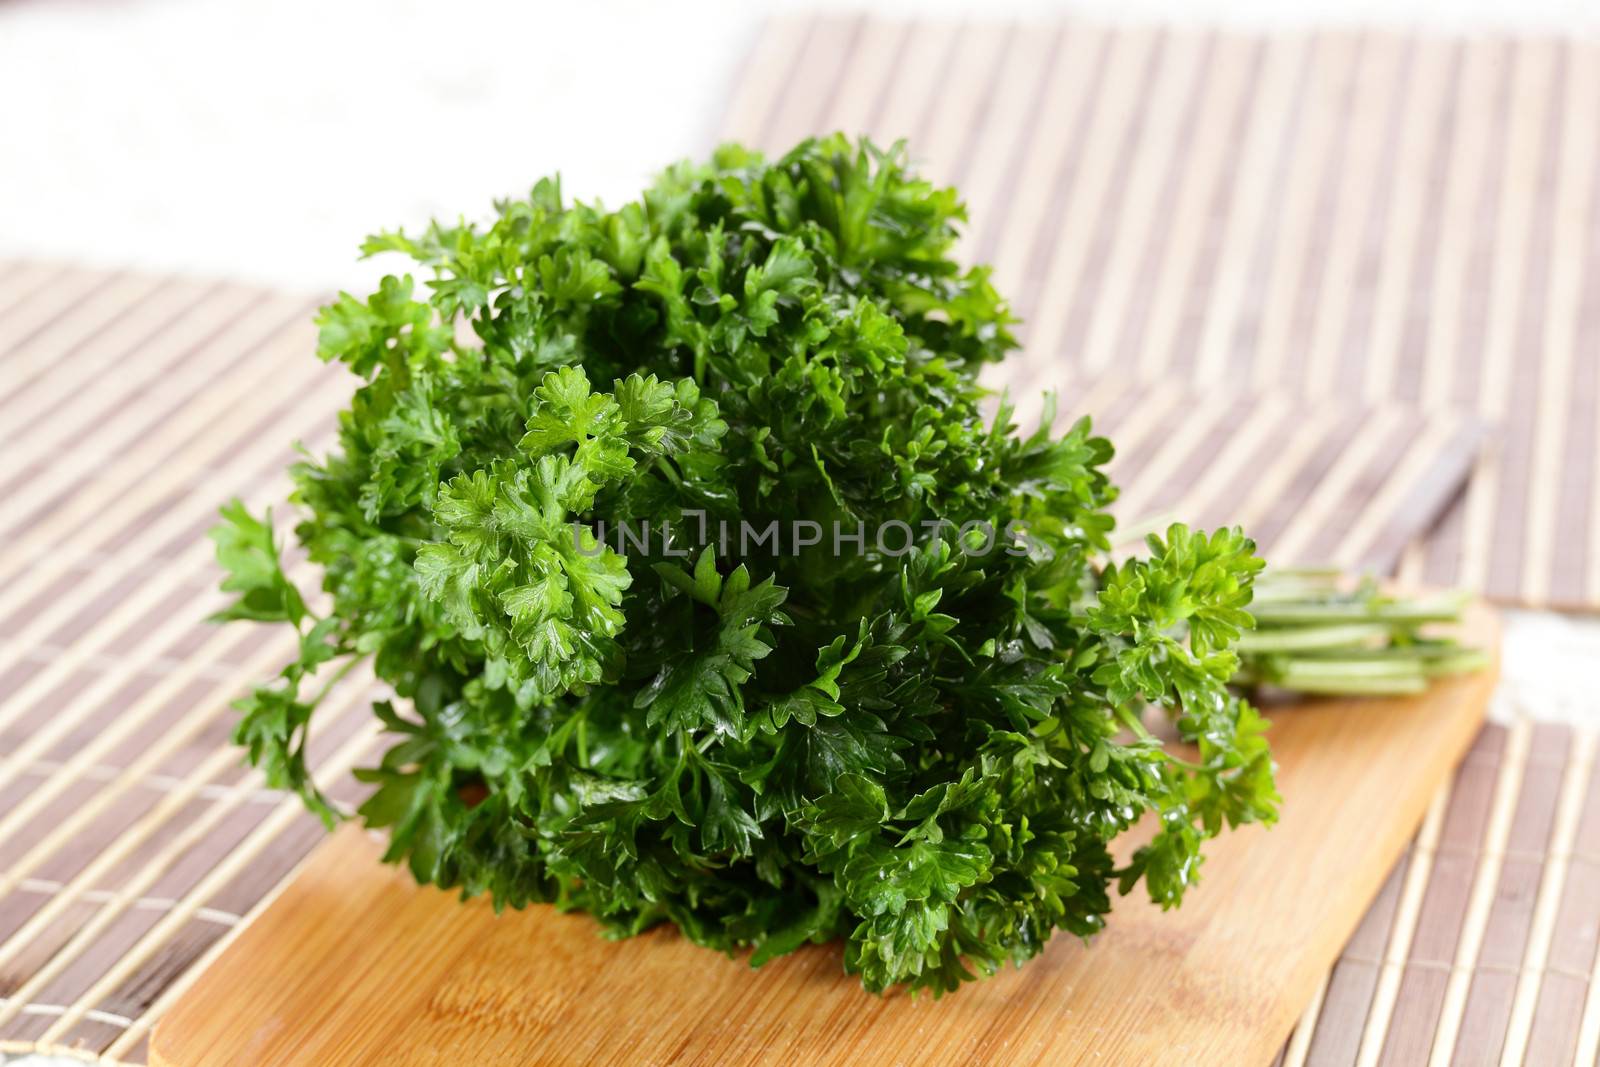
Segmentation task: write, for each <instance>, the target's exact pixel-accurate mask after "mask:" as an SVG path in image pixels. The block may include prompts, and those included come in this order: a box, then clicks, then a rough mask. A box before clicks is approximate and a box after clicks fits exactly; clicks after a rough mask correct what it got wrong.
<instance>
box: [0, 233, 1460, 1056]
mask: <svg viewBox="0 0 1600 1067" xmlns="http://www.w3.org/2000/svg"><path fill="white" fill-rule="evenodd" d="M315 303H316V301H315V300H313V299H311V298H309V297H303V296H295V295H285V294H281V293H275V292H270V291H264V290H260V289H255V288H251V287H246V286H237V285H228V284H213V283H205V282H197V281H193V280H188V279H181V278H177V279H174V278H156V277H147V276H141V275H136V274H120V273H104V272H96V271H83V270H72V269H66V268H61V267H55V266H50V265H44V264H0V441H3V442H4V445H5V455H6V457H7V459H8V460H9V461H10V462H8V463H7V464H6V470H5V471H4V472H0V479H3V481H0V491H3V493H4V499H5V500H6V501H7V504H8V506H7V507H6V508H5V509H3V511H0V1042H3V1043H4V1044H0V1048H3V1047H7V1046H9V1047H13V1048H30V1047H35V1046H38V1047H45V1048H64V1047H72V1048H78V1049H83V1050H88V1051H91V1052H97V1053H103V1054H104V1055H106V1056H107V1057H110V1058H113V1059H117V1060H128V1061H132V1062H137V1061H139V1060H141V1059H142V1057H143V1051H144V1042H145V1040H146V1038H147V1035H148V1033H149V1030H150V1027H151V1025H152V1023H153V1021H154V1019H155V1018H156V1017H158V1016H159V1014H160V1013H161V1011H162V1010H163V1009H164V1008H165V1007H166V1006H167V1005H168V1004H170V1003H172V1001H173V1000H174V999H175V998H176V996H177V995H179V994H180V993H181V992H182V990H183V989H184V988H185V987H186V986H187V984H188V983H189V982H190V981H192V979H193V978H194V976H195V975H196V974H197V973H198V971H199V969H200V968H201V967H202V966H203V965H204V964H205V962H206V961H207V960H208V959H209V958H210V957H211V956H212V955H213V954H214V953H216V952H218V951H220V948H221V946H222V945H223V944H225V942H226V941H227V939H228V936H229V934H230V932H231V931H233V930H235V929H237V928H238V927H239V926H240V924H241V923H242V922H243V921H245V920H246V919H247V918H248V917H249V915H250V913H252V912H253V911H254V910H256V909H258V908H259V907H261V906H263V903H264V902H265V901H266V900H268V899H270V897H271V896H272V894H273V891H274V889H275V887H276V886H278V885H279V884H281V883H282V881H283V880H284V878H285V877H286V876H287V874H288V873H289V872H290V871H291V870H292V868H293V867H294V866H295V865H296V863H297V862H298V861H299V860H300V859H301V858H302V857H303V856H304V855H305V853H306V852H307V851H308V850H309V849H310V847H311V846H312V845H313V844H315V842H316V841H317V840H318V839H319V838H320V836H321V831H320V828H319V827H318V826H317V825H315V824H314V823H313V822H312V821H311V820H310V818H309V817H307V816H305V815H303V814H302V813H301V812H300V811H299V809H298V806H297V804H296V803H295V802H293V801H285V800H284V799H283V798H282V797H280V796H278V795H276V794H274V793H271V792H269V791H266V790H264V789H262V787H261V781H260V778H259V776H258V775H256V774H255V773H253V772H251V773H246V772H245V771H244V770H243V769H242V768H241V767H240V766H239V760H238V756H237V754H236V752H235V751H234V749H233V748H232V746H231V745H229V743H228V740H227V737H228V733H229V730H230V728H231V725H232V721H233V715H232V713H231V712H230V711H229V710H228V708H227V704H228V701H229V700H230V699H231V698H232V697H233V696H235V695H237V694H238V693H239V692H241V691H242V690H243V689H244V688H245V687H246V686H247V685H248V684H249V683H250V682H251V681H254V680H257V679H260V678H263V677H266V676H267V675H269V674H270V673H271V672H272V671H273V670H274V669H275V668H276V666H277V665H278V664H279V663H280V662H282V661H283V660H284V659H286V658H287V656H288V655H289V654H290V647H289V645H290V641H289V639H288V635H287V634H280V633H276V632H274V631H272V630H270V629H263V630H258V631H252V630H250V629H248V628H244V627H238V626H230V627H227V628H222V629H217V628H212V627H208V626H206V625H205V624H204V623H202V622H201V620H202V619H203V618H204V617H205V615H207V614H208V613H209V612H210V611H212V610H214V609H215V608H216V607H218V606H220V600H221V598H220V597H219V595H218V594H216V593H215V591H214V583H215V573H214V570H213V565H212V562H211V558H210V557H211V552H210V544H209V542H207V541H206V540H205V539H204V531H205V530H206V528H207V527H208V526H209V524H210V523H211V521H212V518H213V516H214V510H215V507H216V505H217V504H218V503H219V502H220V501H222V500H224V499H226V498H227V497H228V496H230V495H231V494H233V493H242V494H243V495H244V496H245V498H246V499H247V500H248V501H249V502H250V503H251V505H252V506H253V507H260V506H263V505H267V504H274V503H279V502H281V501H282V500H283V498H284V496H285V494H286V492H287V480H286V478H285V476H284V474H283V471H284V468H285V466H286V465H287V464H288V463H289V462H290V460H291V459H292V457H293V447H292V443H293V442H294V441H296V440H302V441H305V442H306V443H307V444H308V445H309V446H310V447H312V448H313V450H315V449H317V448H318V447H319V446H320V445H322V444H325V443H326V442H327V441H328V440H329V438H330V435H331V430H332V426H333V420H332V416H333V413H334V412H335V411H336V410H337V409H338V408H339V407H340V406H341V405H342V403H343V402H344V401H345V400H346V399H347V397H348V395H349V391H350V387H351V385H350V379H349V378H348V377H347V376H346V375H345V374H343V372H342V370H341V369H339V368H330V367H326V366H324V365H322V364H321V363H319V362H318V361H317V360H315V359H314V358H312V355H311V353H312V351H313V346H314V338H313V328H312V326H311V323H310V313H311V309H312V307H313V306H314V304H315ZM1021 384H1022V385H1023V386H1025V387H1027V389H1029V390H1031V391H1028V392H1026V393H1025V395H1028V396H1031V397H1032V398H1033V401H1032V402H1033V403H1037V388H1034V386H1036V385H1037V384H1038V383H1032V384H1031V385H1030V383H1021ZM1054 384H1057V385H1063V386H1064V387H1065V394H1064V395H1065V397H1066V401H1065V404H1066V407H1067V408H1068V409H1070V410H1072V411H1074V412H1079V411H1091V412H1093V413H1095V415H1096V417H1097V418H1098V419H1099V422H1100V425H1101V426H1102V427H1105V428H1106V429H1108V430H1109V431H1110V432H1111V433H1112V434H1114V435H1115V438H1116V439H1117V441H1118V442H1119V444H1120V446H1121V448H1122V451H1121V453H1120V454H1119V456H1118V458H1117V461H1116V465H1117V467H1116V474H1117V476H1118V477H1119V478H1120V479H1123V480H1125V482H1126V484H1128V485H1129V486H1130V487H1131V488H1130V490H1129V493H1128V496H1127V497H1125V498H1124V500H1123V503H1124V504H1125V505H1127V512H1126V513H1128V514H1134V513H1138V514H1147V515H1148V514H1158V513H1160V512H1162V511H1167V510H1171V511H1173V512H1175V513H1178V514H1183V515H1187V516H1190V517H1193V518H1197V519H1201V520H1204V521H1208V522H1223V521H1245V522H1248V524H1249V525H1251V526H1252V527H1256V526H1258V525H1259V526H1260V527H1261V528H1262V529H1264V530H1265V531H1267V533H1268V535H1269V536H1268V539H1267V542H1268V545H1269V547H1270V546H1271V545H1272V544H1273V543H1274V540H1275V541H1276V543H1278V544H1283V545H1289V544H1292V543H1295V542H1299V543H1300V544H1302V545H1303V546H1304V547H1305V548H1306V549H1308V550H1315V551H1317V552H1321V553H1325V554H1327V555H1328V556H1329V557H1338V558H1342V559H1348V560H1350V561H1352V562H1357V561H1365V562H1370V563H1373V564H1376V565H1383V564H1385V563H1387V562H1392V561H1393V559H1394V557H1395V555H1396V553H1397V552H1398V551H1399V548H1400V546H1402V545H1404V544H1405V543H1407V542H1408V541H1410V540H1411V539H1413V538H1414V537H1415V536H1416V535H1417V533H1418V532H1419V531H1420V530H1421V529H1422V528H1424V527H1425V526H1426V524H1427V523H1428V522H1429V521H1430V520H1431V518H1432V516H1433V515H1434V514H1435V513H1436V512H1437V510H1438V509H1439V507H1440V506H1442V504H1443V502H1444V501H1445V500H1446V499H1447V498H1448V497H1449V495H1450V494H1451V493H1452V492H1453V491H1455V490H1456V489H1457V488H1458V487H1459V485H1460V482H1461V478H1462V477H1463V475H1464V474H1465V472H1466V470H1467V468H1468V466H1469V465H1470V463H1471V461H1472V458H1473V456H1474V454H1475V449H1476V447H1477V440H1478V438H1477V429H1476V424H1475V423H1474V422H1473V421H1472V420H1470V419H1466V418H1461V417H1457V416H1452V415H1449V414H1445V413H1440V414H1435V415H1431V416H1428V417H1419V416H1418V415H1417V414H1416V413H1415V412H1414V411H1397V410H1393V409H1385V408H1381V407H1379V408H1373V409H1364V408H1360V407H1351V408H1348V409H1344V410H1341V411H1338V412H1334V413H1332V414H1330V413H1328V412H1326V411H1324V412H1322V413H1321V414H1314V413H1309V412H1305V411H1302V410H1300V409H1299V408H1297V407H1296V406H1295V405H1294V404H1293V403H1292V402H1289V401H1286V400H1285V399H1284V398H1283V397H1282V396H1281V395H1269V394H1262V395H1259V396H1255V397H1249V396H1244V397H1240V396H1234V397H1230V398H1228V400H1227V402H1226V403H1224V402H1222V401H1221V400H1220V399H1219V398H1218V397H1215V396H1213V397H1211V398H1209V399H1208V398H1205V397H1200V396H1197V394H1195V393H1194V392H1192V391H1190V390H1188V389H1185V388H1178V387H1170V386H1163V385H1157V386H1151V387H1145V386H1131V385H1129V384H1128V383H1127V381H1126V380H1125V379H1119V378H1116V377H1114V376H1107V377H1103V378H1100V379H1097V380H1095V381H1092V382H1059V381H1058V382H1055V383H1054ZM1196 412H1204V413H1206V415H1205V417H1204V418H1196V417H1195V413H1196ZM1022 417H1023V418H1024V419H1026V418H1027V415H1026V414H1024V415H1023V416H1022ZM1375 426H1376V427H1378V429H1374V427H1375ZM1174 427H1177V429H1176V430H1175V429H1174ZM1384 427H1387V429H1383V428H1384ZM1358 430H1359V431H1361V432H1363V433H1365V434H1367V435H1368V436H1367V440H1369V441H1370V442H1371V443H1370V445H1369V446H1368V447H1367V448H1366V450H1365V451H1364V452H1361V453H1360V455H1362V456H1364V457H1365V458H1364V459H1361V460H1360V461H1359V462H1355V463H1350V462H1344V463H1343V464H1342V465H1341V457H1348V456H1350V455H1351V454H1353V453H1352V451H1351V449H1350V448H1349V447H1348V445H1349V441H1350V439H1351V437H1352V435H1354V434H1356V433H1357V431H1358ZM1200 461H1203V469H1197V468H1196V466H1195V465H1196V463H1197V462H1200ZM1328 531H1334V533H1335V534H1336V536H1335V537H1333V538H1332V539H1329V538H1328V536H1327V532H1328ZM301 577H302V579H304V578H305V577H306V575H305V574H304V573H303V568H302V574H301ZM302 584H307V583H304V582H303V583H302ZM373 695H374V694H373V693H372V691H371V683H370V680H364V679H361V678H357V677H354V676H353V677H352V678H351V679H350V680H349V681H348V682H347V683H345V684H344V687H343V689H342V690H341V691H340V692H339V693H337V694H336V695H335V710H336V713H335V714H331V715H328V716H323V715H320V714H319V715H318V717H317V720H316V722H317V724H318V725H317V727H316V728H317V730H318V731H319V732H318V733H317V735H316V736H315V738H314V741H313V746H312V755H313V766H314V767H316V768H317V773H318V774H319V775H320V776H321V778H322V780H323V781H325V782H327V783H329V784H330V785H331V786H332V787H333V792H334V795H336V796H341V797H342V798H344V799H346V800H349V799H352V793H351V790H352V788H353V785H352V783H351V781H350V779H349V776H348V774H347V771H348V769H349V768H350V767H351V766H352V765H354V764H357V763H359V762H364V761H365V760H366V759H367V758H368V757H369V756H370V755H371V753H372V749H373V746H374V743H375V740H376V739H375V736H374V727H375V723H376V720H374V719H373V718H372V717H371V715H370V714H369V713H368V712H367V711H366V706H365V702H366V700H367V699H369V698H370V697H371V696H373Z"/></svg>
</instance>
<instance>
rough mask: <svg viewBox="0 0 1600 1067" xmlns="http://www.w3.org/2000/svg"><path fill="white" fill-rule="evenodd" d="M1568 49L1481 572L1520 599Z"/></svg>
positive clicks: (1544, 150)
mask: <svg viewBox="0 0 1600 1067" xmlns="http://www.w3.org/2000/svg"><path fill="white" fill-rule="evenodd" d="M1570 58H1571V57H1570V49H1569V48H1568V47H1567V46H1566V45H1562V47H1561V48H1560V49H1559V50H1558V51H1557V55H1556V65H1555V69H1554V72H1553V74H1552V75H1551V86H1550V97H1549V99H1548V101H1547V102H1546V109H1545V121H1544V128H1543V136H1542V146H1541V151H1540V162H1539V193H1538V197H1537V199H1536V201H1535V205H1534V215H1533V220H1532V227H1533V232H1532V237H1531V244H1530V246H1529V251H1528V258H1527V264H1526V269H1525V271H1524V273H1523V276H1522V283H1523V285H1522V291H1521V293H1520V294H1519V298H1518V304H1517V333H1516V336H1517V353H1518V358H1517V359H1516V362H1515V369H1514V371H1513V373H1512V374H1511V375H1510V376H1509V380H1508V385H1509V387H1510V389H1511V394H1510V397H1509V399H1508V400H1507V403H1506V423H1507V425H1506V429H1507V431H1508V432H1507V433H1506V437H1505V445H1504V448H1503V449H1502V450H1501V453H1500V476H1499V479H1498V482H1497V486H1496V488H1497V493H1496V499H1495V501H1494V503H1493V505H1492V506H1491V507H1490V508H1489V509H1488V512H1489V518H1488V519H1487V520H1486V521H1487V522H1488V523H1489V545H1490V550H1491V554H1490V558H1489V572H1488V575H1487V588H1486V591H1487V592H1488V593H1489V594H1490V595H1491V596H1495V597H1500V598H1503V599H1507V600H1519V599H1521V592H1522V570H1523V556H1524V554H1525V552H1526V548H1527V546H1526V544H1525V542H1526V539H1527V526H1528V524H1527V505H1528V479H1529V477H1530V475H1531V474H1532V473H1534V472H1533V471H1532V461H1533V440H1534V435H1535V433H1536V432H1537V427H1538V424H1539V421H1540V414H1539V410H1538V408H1539V379H1540V377H1541V376H1542V375H1543V374H1544V373H1545V370H1544V368H1545V364H1546V362H1547V361H1548V358H1549V353H1548V352H1547V351H1546V346H1545V343H1544V317H1545V314H1546V311H1547V306H1546V305H1547V302H1548V300H1549V295H1550V263H1551V256H1550V252H1551V248H1552V245H1553V242H1554V232H1553V231H1554V225H1555V211H1554V207H1555V190H1556V185H1557V182H1558V173H1559V171H1560V164H1561V153H1562V151H1563V148H1562V143H1561V142H1562V138H1561V131H1562V129H1563V126H1564V125H1565V123H1564V119H1565V116H1566V92H1565V88H1564V87H1565V85H1566V82H1567V77H1568V70H1569V66H1570Z"/></svg>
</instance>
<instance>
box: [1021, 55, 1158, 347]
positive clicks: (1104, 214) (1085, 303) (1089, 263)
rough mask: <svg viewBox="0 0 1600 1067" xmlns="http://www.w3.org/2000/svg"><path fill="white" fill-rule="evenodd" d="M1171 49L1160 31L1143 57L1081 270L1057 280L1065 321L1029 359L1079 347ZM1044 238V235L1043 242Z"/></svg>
mask: <svg viewBox="0 0 1600 1067" xmlns="http://www.w3.org/2000/svg"><path fill="white" fill-rule="evenodd" d="M1171 47H1172V41H1171V34H1170V33H1168V32H1166V31H1163V32H1162V33H1161V34H1160V36H1158V37H1157V38H1156V42H1155V45H1154V47H1152V48H1151V50H1150V55H1149V56H1148V57H1147V58H1146V61H1145V69H1144V72H1143V74H1142V75H1141V78H1140V81H1141V85H1140V88H1139V102H1138V104H1137V105H1136V106H1135V113H1134V114H1133V115H1131V116H1129V121H1128V125H1127V127H1126V128H1125V129H1124V130H1123V134H1122V137H1121V139H1120V140H1119V142H1118V144H1117V149H1116V156H1117V162H1116V164H1115V165H1114V167H1113V169H1112V174H1111V180H1110V182H1109V183H1108V185H1107V186H1106V192H1105V198H1104V199H1103V200H1102V201H1101V203H1100V209H1099V211H1098V212H1096V217H1097V219H1098V222H1097V225H1096V226H1095V228H1094V231H1093V236H1092V237H1091V238H1090V239H1089V249H1088V252H1087V254H1086V255H1085V257H1084V260H1083V264H1082V268H1081V273H1080V274H1079V276H1078V277H1076V278H1066V279H1062V283H1063V284H1064V285H1066V286H1068V287H1069V288H1068V292H1070V293H1071V294H1072V302H1071V304H1070V306H1069V307H1067V308H1063V309H1062V310H1061V311H1059V312H1055V313H1056V314H1064V315H1065V316H1066V322H1065V324H1064V325H1063V327H1062V329H1061V332H1060V336H1061V340H1060V342H1059V344H1058V347H1057V350H1056V351H1055V352H1045V353H1039V352H1036V353H1034V356H1035V358H1040V357H1043V358H1046V359H1056V358H1064V359H1067V360H1075V359H1076V358H1077V356H1078V354H1079V352H1080V350H1081V348H1082V346H1083V336H1084V332H1085V331H1086V330H1087V329H1088V324H1089V315H1090V313H1091V309H1092V308H1093V307H1094V305H1095V301H1096V299H1097V297H1098V296H1099V292H1100V276H1101V274H1102V273H1103V271H1104V269H1105V262H1106V259H1107V257H1108V256H1109V255H1110V251H1111V241H1112V238H1113V237H1114V236H1115V234H1116V231H1117V229H1118V228H1119V224H1120V221H1121V218H1122V213H1123V206H1124V201H1125V200H1126V197H1125V196H1124V195H1123V194H1124V192H1125V191H1126V189H1127V185H1128V176H1129V173H1130V171H1131V170H1132V168H1133V164H1134V160H1135V159H1136V158H1137V157H1138V150H1139V139H1140V133H1141V131H1142V130H1143V128H1144V126H1145V124H1146V123H1147V122H1148V121H1149V111H1150V107H1151V104H1152V100H1153V97H1154V96H1155V87H1156V84H1157V81H1158V79H1159V77H1160V74H1161V70H1162V66H1163V59H1164V58H1165V56H1166V53H1167V51H1168V49H1169V48H1171ZM1050 236H1053V235H1050ZM1050 236H1046V237H1045V240H1046V242H1047V243H1048V241H1049V240H1050ZM1043 282H1044V280H1041V284H1043ZM1051 299H1052V297H1051V294H1049V293H1043V292H1041V293H1040V294H1039V301H1040V302H1041V303H1043V302H1045V301H1049V300H1051Z"/></svg>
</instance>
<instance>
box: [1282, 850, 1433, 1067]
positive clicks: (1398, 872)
mask: <svg viewBox="0 0 1600 1067" xmlns="http://www.w3.org/2000/svg"><path fill="white" fill-rule="evenodd" d="M1410 863H1411V855H1410V853H1407V854H1406V856H1405V857H1404V858H1403V859H1401V861H1400V862H1399V863H1397V864H1395V868H1394V870H1393V871H1391V872H1389V877H1388V880H1387V881H1385V882H1384V883H1383V889H1382V890H1381V891H1380V892H1379V893H1378V897H1377V899H1376V900H1374V901H1373V902H1372V906H1371V907H1370V908H1368V909H1367V913H1366V915H1365V916H1363V917H1362V919H1361V925H1360V926H1358V927H1356V932H1355V934H1354V935H1353V936H1352V937H1351V938H1350V943H1349V945H1348V946H1347V947H1346V948H1345V951H1344V955H1342V956H1341V957H1340V959H1339V962H1338V963H1336V964H1334V967H1333V973H1332V974H1331V975H1330V976H1329V977H1328V991H1327V992H1326V993H1325V994H1324V995H1323V998H1322V1011H1321V1012H1320V1013H1319V1014H1318V1015H1317V1028H1316V1030H1315V1031H1313V1032H1312V1035H1311V1046H1310V1048H1309V1049H1308V1050H1307V1053H1306V1064H1307V1065H1308V1067H1332V1065H1334V1064H1348V1063H1354V1062H1355V1057H1356V1051H1357V1050H1358V1049H1359V1048H1360V1047H1361V1033H1362V1031H1363V1030H1364V1029H1365V1027H1366V1021H1367V1012H1368V1010H1369V1009H1370V1007H1371V1005H1372V994H1373V991H1374V990H1375V989H1376V988H1377V985H1378V976H1379V973H1380V972H1381V970H1382V964H1383V954H1384V950H1385V948H1386V947H1387V946H1388V944H1389V934H1390V931H1391V930H1392V929H1393V927H1394V916H1395V911H1396V910H1397V909H1398V907H1399V904H1400V889H1401V887H1402V886H1403V885H1404V884H1405V875H1406V870H1407V868H1408V867H1409V866H1410Z"/></svg>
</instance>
